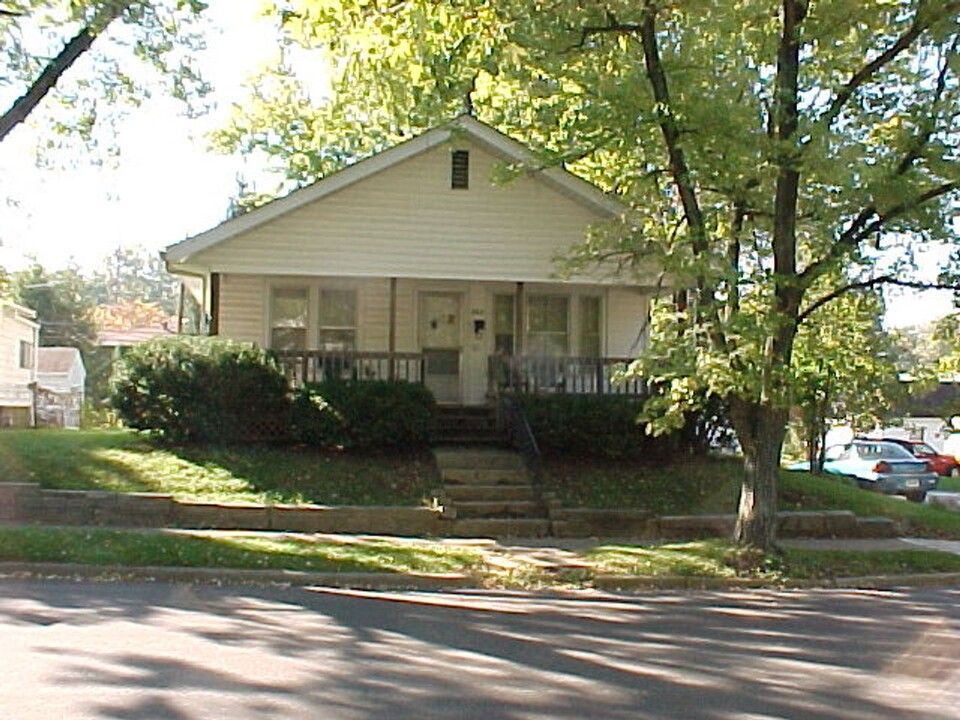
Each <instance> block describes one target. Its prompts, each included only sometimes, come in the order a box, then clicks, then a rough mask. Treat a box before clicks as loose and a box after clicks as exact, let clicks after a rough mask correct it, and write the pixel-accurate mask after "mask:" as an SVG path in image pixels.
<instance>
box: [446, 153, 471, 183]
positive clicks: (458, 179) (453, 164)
mask: <svg viewBox="0 0 960 720" xmlns="http://www.w3.org/2000/svg"><path fill="white" fill-rule="evenodd" d="M450 187H451V188H452V189H453V190H466V189H467V188H469V187H470V152H469V151H467V150H454V151H453V153H452V154H451V156H450Z"/></svg>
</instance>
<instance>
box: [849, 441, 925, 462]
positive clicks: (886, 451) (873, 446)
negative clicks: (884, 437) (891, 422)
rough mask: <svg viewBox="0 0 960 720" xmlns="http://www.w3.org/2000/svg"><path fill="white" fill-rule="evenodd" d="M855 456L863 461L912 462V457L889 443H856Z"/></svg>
mask: <svg viewBox="0 0 960 720" xmlns="http://www.w3.org/2000/svg"><path fill="white" fill-rule="evenodd" d="M855 447H856V449H857V455H859V456H860V457H861V458H863V459H865V460H913V455H911V454H910V451H909V450H906V449H904V448H902V447H900V446H899V445H895V444H894V443H889V442H874V443H857V444H856V446H855Z"/></svg>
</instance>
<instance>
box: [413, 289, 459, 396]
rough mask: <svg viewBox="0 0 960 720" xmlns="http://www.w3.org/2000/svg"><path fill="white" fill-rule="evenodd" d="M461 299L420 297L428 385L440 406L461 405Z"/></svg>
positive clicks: (434, 295)
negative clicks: (445, 404)
mask: <svg viewBox="0 0 960 720" xmlns="http://www.w3.org/2000/svg"><path fill="white" fill-rule="evenodd" d="M461 347H462V344H461V340H460V296H459V295H456V294H454V293H423V294H421V295H420V348H421V350H422V352H423V355H424V360H425V368H424V383H425V384H426V386H427V388H429V389H430V391H431V392H432V393H433V396H434V397H435V398H436V399H437V402H440V403H459V402H460V351H461Z"/></svg>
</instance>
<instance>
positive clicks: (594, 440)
mask: <svg viewBox="0 0 960 720" xmlns="http://www.w3.org/2000/svg"><path fill="white" fill-rule="evenodd" d="M642 403H643V401H642V400H639V399H636V398H630V397H622V396H617V395H527V396H524V397H523V398H521V405H522V407H523V411H524V414H525V415H526V417H527V422H529V423H530V429H531V430H532V431H533V434H534V437H536V439H537V444H538V446H539V447H540V451H541V452H543V453H544V454H546V455H558V454H564V453H572V454H576V455H586V456H593V457H609V458H625V457H651V456H663V455H667V454H669V453H671V452H675V451H676V447H677V441H676V438H675V437H673V436H669V437H656V438H655V437H651V436H649V435H647V434H646V433H645V432H644V429H643V426H642V425H639V424H638V423H637V416H638V415H639V414H640V408H641V406H642Z"/></svg>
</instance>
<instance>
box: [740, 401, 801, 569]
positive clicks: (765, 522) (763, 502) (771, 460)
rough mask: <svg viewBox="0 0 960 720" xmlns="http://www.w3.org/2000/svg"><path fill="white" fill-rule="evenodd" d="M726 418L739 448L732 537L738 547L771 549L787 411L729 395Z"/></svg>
mask: <svg viewBox="0 0 960 720" xmlns="http://www.w3.org/2000/svg"><path fill="white" fill-rule="evenodd" d="M730 420H731V422H732V423H733V427H734V430H736V432H737V439H738V440H739V441H740V447H741V449H742V450H743V484H742V486H741V489H740V508H739V511H738V515H737V526H736V530H735V533H734V537H735V540H736V542H737V544H738V545H740V546H741V547H749V548H756V549H758V550H764V551H767V550H771V549H774V548H775V547H776V543H777V481H778V479H779V476H780V451H781V449H782V447H783V439H784V436H785V435H786V431H787V411H786V410H785V409H782V408H778V407H774V406H772V405H769V404H767V403H760V402H750V401H747V400H742V399H740V398H732V399H731V400H730Z"/></svg>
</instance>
